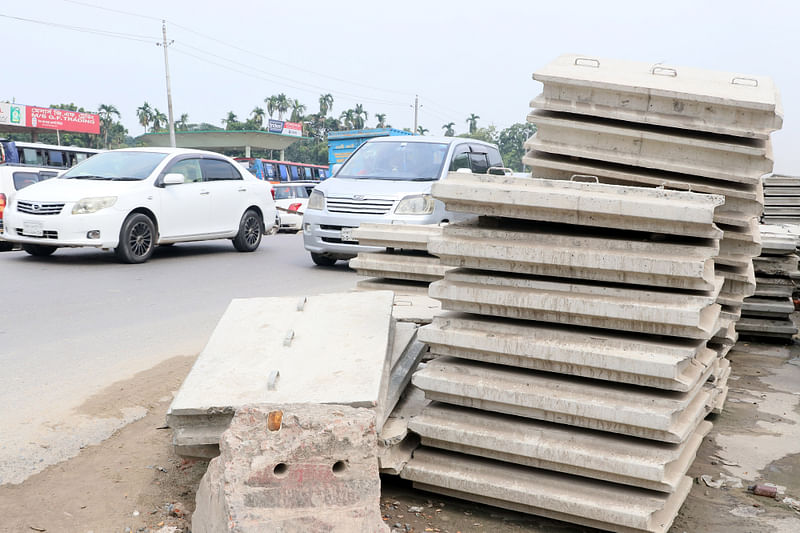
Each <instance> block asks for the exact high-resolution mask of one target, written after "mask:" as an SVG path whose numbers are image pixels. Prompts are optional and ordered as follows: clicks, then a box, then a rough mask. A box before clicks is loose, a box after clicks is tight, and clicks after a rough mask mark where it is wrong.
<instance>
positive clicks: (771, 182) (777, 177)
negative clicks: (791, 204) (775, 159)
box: [763, 174, 800, 188]
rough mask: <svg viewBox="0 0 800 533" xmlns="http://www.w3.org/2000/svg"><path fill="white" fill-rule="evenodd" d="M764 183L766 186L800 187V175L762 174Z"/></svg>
mask: <svg viewBox="0 0 800 533" xmlns="http://www.w3.org/2000/svg"><path fill="white" fill-rule="evenodd" d="M763 181H764V185H765V186H767V187H770V188H771V187H798V188H800V176H784V175H781V174H772V175H770V176H764V180H763Z"/></svg>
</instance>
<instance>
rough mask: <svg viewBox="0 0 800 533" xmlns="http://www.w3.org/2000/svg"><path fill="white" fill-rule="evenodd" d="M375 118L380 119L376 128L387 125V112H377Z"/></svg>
mask: <svg viewBox="0 0 800 533" xmlns="http://www.w3.org/2000/svg"><path fill="white" fill-rule="evenodd" d="M375 120H377V121H378V123H377V124H375V127H376V128H385V127H386V113H375Z"/></svg>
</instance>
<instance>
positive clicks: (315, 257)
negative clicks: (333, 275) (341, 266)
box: [311, 252, 336, 267]
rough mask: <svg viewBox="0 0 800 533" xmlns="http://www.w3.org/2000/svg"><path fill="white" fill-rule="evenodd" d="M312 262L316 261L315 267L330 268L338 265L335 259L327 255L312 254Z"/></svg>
mask: <svg viewBox="0 0 800 533" xmlns="http://www.w3.org/2000/svg"><path fill="white" fill-rule="evenodd" d="M311 260H312V261H314V264H315V265H319V266H323V267H329V266H333V265H335V264H336V259H334V258H333V257H331V256H329V255H325V254H315V253H314V252H311Z"/></svg>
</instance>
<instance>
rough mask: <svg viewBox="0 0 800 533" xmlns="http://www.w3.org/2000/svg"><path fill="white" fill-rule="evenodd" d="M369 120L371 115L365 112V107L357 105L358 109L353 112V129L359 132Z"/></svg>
mask: <svg viewBox="0 0 800 533" xmlns="http://www.w3.org/2000/svg"><path fill="white" fill-rule="evenodd" d="M368 118H369V115H368V114H367V112H366V111H364V106H362V105H361V104H356V108H355V109H354V110H353V127H354V128H355V129H357V130H360V129H363V128H364V125H365V124H366V123H367V119H368Z"/></svg>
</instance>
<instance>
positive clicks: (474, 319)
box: [419, 313, 717, 391]
mask: <svg viewBox="0 0 800 533" xmlns="http://www.w3.org/2000/svg"><path fill="white" fill-rule="evenodd" d="M419 339H420V340H421V341H422V342H425V343H427V344H428V345H429V346H430V348H431V352H433V353H435V354H438V355H450V356H454V357H460V358H464V359H472V360H475V361H483V362H486V363H495V364H500V365H506V366H513V367H519V368H527V369H531V370H542V371H545V372H554V373H558V374H565V375H571V376H580V377H586V378H593V379H601V380H607V381H614V382H619V383H629V384H631V385H640V386H646V387H655V388H659V389H668V390H677V391H688V390H690V389H692V388H693V387H694V386H695V385H696V384H697V382H698V380H699V379H700V378H701V376H703V375H704V373H705V371H706V369H707V367H708V365H709V364H710V363H711V361H713V360H714V359H715V358H716V356H717V354H716V352H714V351H713V350H710V349H708V348H706V347H705V341H701V340H693V341H692V340H685V339H677V338H653V337H648V336H642V335H630V334H625V333H624V332H621V331H620V332H611V331H607V330H597V329H588V328H575V327H572V326H567V327H562V326H557V325H551V324H546V323H539V322H526V321H512V320H504V319H497V318H490V317H481V316H476V315H465V314H458V313H446V314H444V315H442V316H438V317H436V318H435V319H434V320H433V323H431V324H430V325H428V326H424V327H423V328H421V329H420V331H419Z"/></svg>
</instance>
